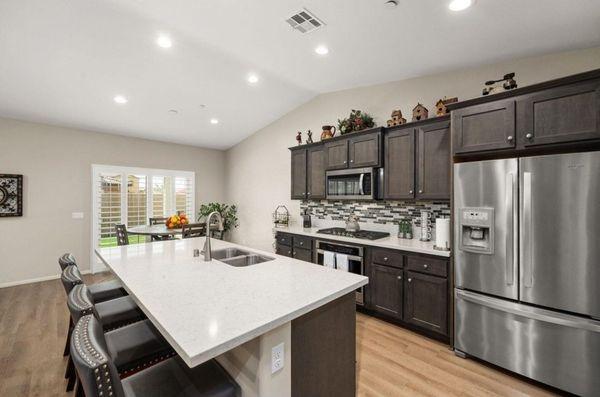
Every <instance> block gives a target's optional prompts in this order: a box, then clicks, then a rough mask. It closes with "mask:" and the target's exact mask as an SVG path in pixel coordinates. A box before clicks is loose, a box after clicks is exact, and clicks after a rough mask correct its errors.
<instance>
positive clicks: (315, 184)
mask: <svg viewBox="0 0 600 397" xmlns="http://www.w3.org/2000/svg"><path fill="white" fill-rule="evenodd" d="M307 156H308V157H307V174H308V175H307V177H308V180H307V184H308V188H307V192H306V198H308V199H324V198H325V193H326V192H325V163H326V159H327V156H326V154H325V148H324V147H323V146H322V145H321V146H317V147H313V148H310V149H308V153H307Z"/></svg>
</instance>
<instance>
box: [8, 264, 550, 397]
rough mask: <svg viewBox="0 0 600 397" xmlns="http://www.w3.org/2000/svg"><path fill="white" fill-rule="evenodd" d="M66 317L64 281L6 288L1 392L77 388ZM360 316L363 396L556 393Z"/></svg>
mask: <svg viewBox="0 0 600 397" xmlns="http://www.w3.org/2000/svg"><path fill="white" fill-rule="evenodd" d="M86 278H87V281H89V282H97V281H102V280H105V279H107V278H109V276H108V275H96V276H86ZM67 320H68V312H67V308H66V304H65V293H64V290H63V288H62V285H61V284H60V281H58V280H55V281H46V282H42V283H36V284H29V285H23V286H17V287H11V288H4V289H0V396H7V397H8V396H10V397H12V396H43V397H52V396H61V397H62V396H72V395H73V393H66V392H65V391H64V390H65V385H66V383H65V380H64V379H63V375H64V369H65V365H66V360H65V359H64V358H63V357H62V349H63V347H64V341H65V333H66V331H67ZM357 321H358V325H357V346H358V350H357V357H358V395H359V396H550V395H552V394H551V393H550V392H548V391H546V390H544V389H541V388H539V387H536V386H534V385H532V384H530V383H527V382H524V381H522V380H520V379H517V378H514V377H512V376H510V375H507V374H506V373H504V372H501V371H498V370H495V369H493V368H490V367H487V366H484V365H481V364H480V363H477V362H475V361H473V360H464V359H461V358H458V357H456V356H455V355H454V353H452V352H451V351H450V350H449V349H448V346H446V345H443V344H441V343H438V342H435V341H432V340H430V339H427V338H425V337H422V336H419V335H417V334H415V333H413V332H410V331H407V330H405V329H403V328H400V327H397V326H394V325H390V324H388V323H386V322H383V321H381V320H378V319H375V318H372V317H369V316H365V315H363V314H358V317H357Z"/></svg>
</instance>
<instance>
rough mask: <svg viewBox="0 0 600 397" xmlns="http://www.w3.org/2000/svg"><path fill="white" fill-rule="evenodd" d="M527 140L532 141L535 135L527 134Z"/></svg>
mask: <svg viewBox="0 0 600 397" xmlns="http://www.w3.org/2000/svg"><path fill="white" fill-rule="evenodd" d="M525 138H527V139H531V138H533V134H531V133H529V134H526V135H525Z"/></svg>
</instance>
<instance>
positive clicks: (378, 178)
mask: <svg viewBox="0 0 600 397" xmlns="http://www.w3.org/2000/svg"><path fill="white" fill-rule="evenodd" d="M326 175H327V199H328V200H374V199H378V198H381V197H382V189H383V168H353V169H348V170H335V171H327V174H326Z"/></svg>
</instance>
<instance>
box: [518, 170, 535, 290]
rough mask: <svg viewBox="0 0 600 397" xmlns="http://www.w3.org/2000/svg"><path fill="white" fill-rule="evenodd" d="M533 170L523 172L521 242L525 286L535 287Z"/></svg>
mask: <svg viewBox="0 0 600 397" xmlns="http://www.w3.org/2000/svg"><path fill="white" fill-rule="evenodd" d="M531 183H532V174H531V172H523V227H522V233H521V236H522V240H521V241H522V244H521V254H522V256H523V257H522V258H521V265H522V266H523V287H525V288H531V287H533V246H532V245H533V227H532V221H533V220H532V214H531V205H532V204H531V200H532V197H531Z"/></svg>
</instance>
